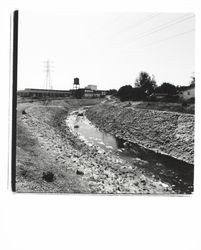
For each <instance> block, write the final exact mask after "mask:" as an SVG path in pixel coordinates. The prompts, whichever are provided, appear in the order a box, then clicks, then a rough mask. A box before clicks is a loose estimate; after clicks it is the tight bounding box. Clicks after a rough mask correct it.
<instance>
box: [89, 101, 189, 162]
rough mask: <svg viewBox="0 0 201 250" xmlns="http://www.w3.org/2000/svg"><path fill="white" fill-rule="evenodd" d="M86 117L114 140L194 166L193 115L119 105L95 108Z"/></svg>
mask: <svg viewBox="0 0 201 250" xmlns="http://www.w3.org/2000/svg"><path fill="white" fill-rule="evenodd" d="M86 115H87V117H88V118H89V119H90V120H91V121H92V122H93V123H95V124H96V125H97V126H98V127H99V128H101V129H103V130H105V131H106V132H108V133H111V134H113V135H115V136H116V137H119V138H123V139H125V140H127V141H131V142H133V143H137V144H139V145H141V146H143V147H146V148H148V149H151V150H153V151H155V152H158V153H163V154H167V155H170V156H172V157H175V158H177V159H179V160H182V161H185V162H187V163H190V164H193V161H194V115H190V114H181V113H176V112H168V111H157V110H148V109H137V108H135V106H129V105H128V104H125V103H119V102H118V103H115V102H113V103H111V102H105V103H103V104H101V105H98V106H94V107H92V108H90V109H89V110H88V111H87V113H86Z"/></svg>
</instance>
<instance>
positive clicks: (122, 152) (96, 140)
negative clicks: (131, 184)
mask: <svg viewBox="0 0 201 250" xmlns="http://www.w3.org/2000/svg"><path fill="white" fill-rule="evenodd" d="M82 112H84V111H82ZM77 114H78V113H77V112H76V113H72V114H71V115H70V116H69V117H68V125H69V126H70V127H71V128H72V129H73V130H74V131H76V132H77V133H79V134H80V135H81V136H82V137H84V138H85V140H87V141H88V142H89V143H92V144H94V145H97V146H99V147H100V148H102V149H104V150H105V151H108V150H112V151H113V152H115V153H116V154H118V155H119V157H121V158H122V159H124V160H126V161H128V162H129V163H130V164H133V165H135V166H138V167H139V168H140V169H142V170H143V171H144V174H146V175H147V176H151V177H152V178H155V179H157V180H161V181H162V182H164V183H168V184H170V185H172V187H173V189H174V190H175V191H177V192H178V193H192V192H193V172H194V166H193V165H191V164H188V163H185V162H183V161H180V160H177V159H174V158H172V157H169V156H166V155H161V154H158V153H155V152H153V151H151V150H147V149H145V148H143V147H140V146H139V145H137V144H134V143H131V142H127V141H125V140H123V139H120V138H115V137H114V136H112V135H111V134H108V133H105V132H103V131H100V130H99V129H98V128H97V127H96V126H94V125H93V124H92V123H91V122H90V121H89V120H88V119H87V118H86V116H85V115H83V116H80V115H77ZM75 126H76V127H75Z"/></svg>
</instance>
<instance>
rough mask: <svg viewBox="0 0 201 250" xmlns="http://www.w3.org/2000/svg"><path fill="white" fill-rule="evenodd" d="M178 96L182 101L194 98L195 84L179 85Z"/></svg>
mask: <svg viewBox="0 0 201 250" xmlns="http://www.w3.org/2000/svg"><path fill="white" fill-rule="evenodd" d="M179 98H180V100H183V101H188V100H193V99H195V86H187V87H181V88H180V90H179Z"/></svg>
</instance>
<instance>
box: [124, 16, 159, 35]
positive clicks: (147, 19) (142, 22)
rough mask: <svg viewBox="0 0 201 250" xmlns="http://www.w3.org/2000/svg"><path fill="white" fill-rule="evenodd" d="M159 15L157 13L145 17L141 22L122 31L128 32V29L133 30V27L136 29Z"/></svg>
mask: <svg viewBox="0 0 201 250" xmlns="http://www.w3.org/2000/svg"><path fill="white" fill-rule="evenodd" d="M159 15H161V14H160V13H157V14H152V15H151V16H150V17H147V18H145V19H142V20H141V21H138V22H137V23H135V24H134V25H130V26H127V27H126V28H125V29H124V31H126V30H128V29H132V28H135V27H138V26H140V25H143V24H145V23H147V22H148V21H150V20H152V19H154V18H155V17H157V16H159Z"/></svg>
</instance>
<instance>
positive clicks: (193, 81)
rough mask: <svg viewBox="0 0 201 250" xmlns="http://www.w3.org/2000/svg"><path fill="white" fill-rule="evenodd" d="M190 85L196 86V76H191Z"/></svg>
mask: <svg viewBox="0 0 201 250" xmlns="http://www.w3.org/2000/svg"><path fill="white" fill-rule="evenodd" d="M190 86H192V87H195V76H194V75H193V76H191V81H190Z"/></svg>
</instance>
